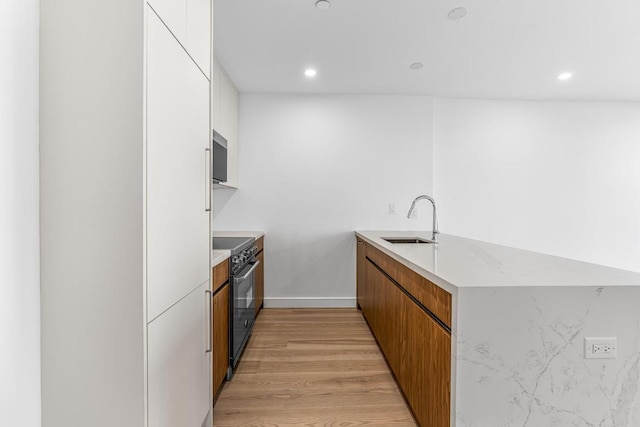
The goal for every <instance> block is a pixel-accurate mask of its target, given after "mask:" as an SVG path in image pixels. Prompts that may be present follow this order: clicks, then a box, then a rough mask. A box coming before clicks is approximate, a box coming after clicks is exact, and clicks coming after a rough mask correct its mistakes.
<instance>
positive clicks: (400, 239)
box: [382, 237, 438, 244]
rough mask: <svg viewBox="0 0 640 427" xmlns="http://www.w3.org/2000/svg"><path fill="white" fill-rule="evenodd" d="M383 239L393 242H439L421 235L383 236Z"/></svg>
mask: <svg viewBox="0 0 640 427" xmlns="http://www.w3.org/2000/svg"><path fill="white" fill-rule="evenodd" d="M382 240H386V241H387V242H389V243H393V244H407V243H408V244H417V243H438V242H436V241H435V240H428V239H422V238H420V237H383V238H382Z"/></svg>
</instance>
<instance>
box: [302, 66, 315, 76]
mask: <svg viewBox="0 0 640 427" xmlns="http://www.w3.org/2000/svg"><path fill="white" fill-rule="evenodd" d="M316 74H318V72H317V71H316V70H314V69H313V68H308V69H306V70H305V72H304V75H305V76H307V77H315V76H316Z"/></svg>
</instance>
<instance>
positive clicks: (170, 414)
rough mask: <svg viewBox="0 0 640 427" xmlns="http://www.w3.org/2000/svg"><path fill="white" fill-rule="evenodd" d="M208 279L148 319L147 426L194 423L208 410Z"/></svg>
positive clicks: (190, 426)
mask: <svg viewBox="0 0 640 427" xmlns="http://www.w3.org/2000/svg"><path fill="white" fill-rule="evenodd" d="M207 289H208V283H207V284H203V285H202V286H201V287H199V288H198V289H196V290H194V291H193V292H191V293H190V294H189V295H187V296H186V297H185V298H184V299H182V300H180V302H178V303H177V304H175V305H174V306H173V307H171V308H170V309H169V310H167V311H165V312H164V313H162V315H160V316H159V317H157V318H156V319H154V320H153V321H152V322H151V323H149V325H148V327H147V339H148V354H147V359H148V365H147V369H148V396H149V397H148V398H149V427H175V426H180V427H200V426H201V425H202V423H203V421H204V419H205V418H206V416H207V414H208V412H209V408H210V404H209V402H210V393H209V390H210V388H209V387H210V386H209V384H210V381H209V379H210V378H211V357H210V355H209V353H207V348H208V347H209V345H210V339H211V338H210V331H211V330H210V329H209V325H208V321H209V310H210V307H211V305H210V304H211V297H210V295H209V294H207V293H206V292H205V291H206V290H207Z"/></svg>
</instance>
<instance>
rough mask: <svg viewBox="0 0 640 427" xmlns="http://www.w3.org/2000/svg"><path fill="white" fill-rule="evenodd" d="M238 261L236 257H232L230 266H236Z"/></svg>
mask: <svg viewBox="0 0 640 427" xmlns="http://www.w3.org/2000/svg"><path fill="white" fill-rule="evenodd" d="M238 261H239V259H238V257H237V256H233V257H232V258H231V264H233V265H236V264H237V263H238Z"/></svg>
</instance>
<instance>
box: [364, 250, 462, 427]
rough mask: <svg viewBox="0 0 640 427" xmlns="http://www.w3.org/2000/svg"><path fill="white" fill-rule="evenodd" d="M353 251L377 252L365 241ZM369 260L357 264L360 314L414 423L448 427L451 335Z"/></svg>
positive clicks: (401, 286) (444, 325)
mask: <svg viewBox="0 0 640 427" xmlns="http://www.w3.org/2000/svg"><path fill="white" fill-rule="evenodd" d="M361 247H363V249H360V248H361ZM358 249H359V250H360V251H362V252H365V253H366V254H370V253H371V252H372V251H375V252H376V253H375V254H371V255H372V256H371V257H373V258H375V257H376V256H377V257H379V256H380V255H381V254H382V253H381V252H380V251H377V250H376V249H375V248H372V247H370V245H367V244H366V243H363V244H362V245H360V244H358ZM359 255H360V254H359ZM383 256H386V255H383ZM371 257H369V256H366V257H365V259H364V261H363V263H364V266H362V265H361V264H360V263H359V264H358V277H361V276H362V275H364V281H363V283H362V284H361V285H360V286H362V287H363V290H362V292H363V294H364V299H363V303H360V305H361V307H364V308H363V314H364V316H365V318H366V320H367V322H368V324H369V327H370V328H371V331H372V332H373V334H374V336H375V338H376V340H377V342H378V345H379V346H380V348H381V350H382V352H383V354H384V355H385V358H386V359H387V363H388V364H389V367H390V368H391V370H392V372H393V374H394V376H395V378H396V381H397V382H398V385H399V386H400V389H401V390H402V392H403V394H404V396H405V398H406V400H407V403H408V404H409V406H410V408H411V410H412V412H413V414H414V416H415V418H416V421H417V422H418V423H419V425H420V426H422V427H448V426H449V425H450V416H451V415H450V394H451V391H450V390H451V386H450V378H451V333H450V331H449V329H448V327H447V325H446V324H444V322H443V321H442V320H441V319H438V318H437V317H436V316H434V315H433V313H432V312H431V311H430V310H429V309H428V308H426V307H424V306H423V305H422V304H421V303H418V302H416V300H415V297H414V296H413V295H411V294H410V293H409V292H407V290H406V289H405V287H404V286H403V284H402V283H398V282H397V281H395V280H394V279H393V278H392V277H391V276H390V275H389V274H388V273H387V272H386V271H384V270H383V269H382V268H381V267H380V266H379V265H378V264H377V263H375V262H374V261H372V259H371ZM359 261H360V259H359ZM363 268H364V271H362V270H363ZM358 297H360V293H359V294H358Z"/></svg>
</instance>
